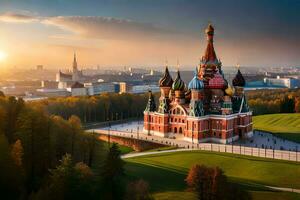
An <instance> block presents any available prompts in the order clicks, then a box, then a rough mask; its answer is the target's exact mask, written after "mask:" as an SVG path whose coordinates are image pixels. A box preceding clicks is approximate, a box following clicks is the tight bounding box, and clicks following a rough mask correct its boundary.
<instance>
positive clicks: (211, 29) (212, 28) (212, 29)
mask: <svg viewBox="0 0 300 200" xmlns="http://www.w3.org/2000/svg"><path fill="white" fill-rule="evenodd" d="M214 31H215V29H214V27H213V26H212V25H211V24H208V27H207V28H206V29H205V33H206V34H207V35H213V34H214Z"/></svg>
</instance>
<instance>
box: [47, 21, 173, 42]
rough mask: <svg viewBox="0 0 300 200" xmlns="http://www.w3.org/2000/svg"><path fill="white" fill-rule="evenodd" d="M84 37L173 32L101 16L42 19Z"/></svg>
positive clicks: (132, 36) (156, 35)
mask: <svg viewBox="0 0 300 200" xmlns="http://www.w3.org/2000/svg"><path fill="white" fill-rule="evenodd" d="M43 23H44V24H48V25H54V26H58V27H60V28H62V29H65V30H68V31H71V32H73V33H77V34H79V35H81V36H84V37H91V38H95V39H116V40H118V39H121V40H122V39H134V40H136V39H139V38H145V37H151V38H157V37H159V38H161V37H164V36H166V35H169V34H174V33H175V32H173V31H171V30H167V29H165V28H162V27H158V26H155V25H153V24H150V23H141V22H137V21H132V20H127V19H118V18H112V17H101V16H57V17H50V18H47V19H45V20H43Z"/></svg>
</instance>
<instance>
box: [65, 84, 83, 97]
mask: <svg viewBox="0 0 300 200" xmlns="http://www.w3.org/2000/svg"><path fill="white" fill-rule="evenodd" d="M68 91H69V92H71V95H72V96H86V95H87V88H85V87H84V85H83V84H82V83H79V82H75V83H74V84H73V85H72V86H71V87H70V88H68Z"/></svg>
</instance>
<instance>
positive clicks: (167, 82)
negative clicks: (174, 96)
mask: <svg viewBox="0 0 300 200" xmlns="http://www.w3.org/2000/svg"><path fill="white" fill-rule="evenodd" d="M158 83H159V87H172V84H173V79H172V77H171V75H170V73H169V69H168V67H166V69H165V73H164V76H163V77H162V78H161V79H160V80H159V82H158Z"/></svg>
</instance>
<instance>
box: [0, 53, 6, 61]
mask: <svg viewBox="0 0 300 200" xmlns="http://www.w3.org/2000/svg"><path fill="white" fill-rule="evenodd" d="M6 57H7V54H6V53H5V52H4V51H1V50H0V61H4V60H5V59H6Z"/></svg>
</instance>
